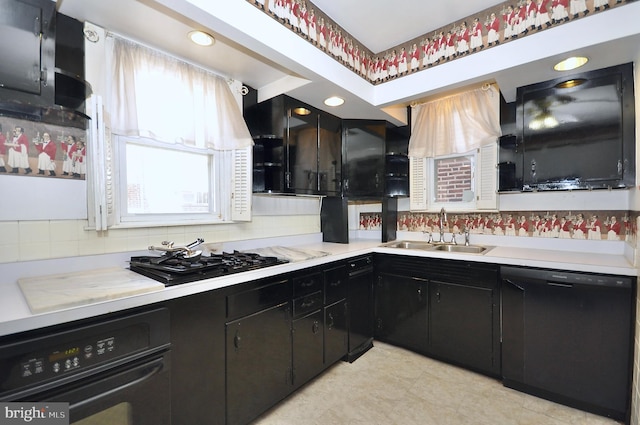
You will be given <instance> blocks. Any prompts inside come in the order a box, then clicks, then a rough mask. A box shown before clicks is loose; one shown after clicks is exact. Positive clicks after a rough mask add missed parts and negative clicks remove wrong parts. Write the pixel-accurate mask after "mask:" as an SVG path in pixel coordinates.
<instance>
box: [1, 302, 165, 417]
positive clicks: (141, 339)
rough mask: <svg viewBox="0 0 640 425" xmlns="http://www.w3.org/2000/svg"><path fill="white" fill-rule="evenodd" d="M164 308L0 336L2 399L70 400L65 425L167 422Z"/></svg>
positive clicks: (10, 400)
mask: <svg viewBox="0 0 640 425" xmlns="http://www.w3.org/2000/svg"><path fill="white" fill-rule="evenodd" d="M169 348H170V338H169V311H168V310H167V309H164V308H158V309H154V310H146V311H141V312H136V313H131V314H127V315H120V316H115V317H112V316H109V317H108V318H103V319H100V320H92V321H90V322H82V323H79V324H78V323H77V324H72V325H66V326H60V327H55V328H47V329H46V330H44V331H36V332H31V333H29V334H27V335H24V336H19V338H15V337H11V336H10V337H5V338H3V339H0V401H3V402H65V403H69V417H70V424H75V425H89V424H101V425H163V424H170V421H171V419H170V418H171V396H170V395H171V394H170V393H171V386H170V385H171V380H170V371H171V368H170V364H171V362H170V349H169Z"/></svg>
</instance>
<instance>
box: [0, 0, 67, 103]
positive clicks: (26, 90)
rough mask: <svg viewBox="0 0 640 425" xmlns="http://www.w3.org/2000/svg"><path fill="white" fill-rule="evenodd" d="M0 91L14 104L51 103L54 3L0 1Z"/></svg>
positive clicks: (53, 59)
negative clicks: (0, 63) (0, 35)
mask: <svg viewBox="0 0 640 425" xmlns="http://www.w3.org/2000/svg"><path fill="white" fill-rule="evenodd" d="M0 6H1V7H2V15H1V16H0V31H1V33H2V37H0V51H2V52H3V60H2V67H1V69H0V94H2V98H3V99H13V101H14V102H16V103H21V104H24V105H36V106H43V107H50V106H53V97H54V96H53V94H54V92H53V89H54V85H53V71H54V64H55V17H56V11H55V10H56V9H55V2H51V1H48V0H23V1H16V0H0Z"/></svg>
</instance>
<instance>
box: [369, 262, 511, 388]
mask: <svg viewBox="0 0 640 425" xmlns="http://www.w3.org/2000/svg"><path fill="white" fill-rule="evenodd" d="M376 268H377V270H376V274H377V283H376V337H377V338H379V339H380V340H381V341H385V342H389V343H392V344H396V345H400V346H403V347H406V348H409V349H412V350H415V351H417V352H420V353H424V354H427V355H430V356H433V357H436V358H439V359H442V360H444V361H448V362H451V363H454V364H458V365H461V366H464V367H467V368H469V369H473V370H476V371H479V372H482V373H486V374H488V375H498V374H499V373H500V320H499V319H500V318H499V312H500V295H499V292H498V286H499V285H498V268H497V266H495V265H492V264H484V263H471V262H465V261H456V260H443V259H433V258H415V257H414V258H410V257H404V256H395V255H378V256H376Z"/></svg>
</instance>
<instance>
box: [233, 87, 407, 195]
mask: <svg viewBox="0 0 640 425" xmlns="http://www.w3.org/2000/svg"><path fill="white" fill-rule="evenodd" d="M251 96H253V100H254V102H251ZM248 97H249V99H246V100H245V102H246V103H245V108H244V117H245V120H246V122H247V126H248V127H249V130H250V131H251V135H252V136H253V140H254V148H253V191H254V192H255V193H295V194H305V195H326V196H338V197H347V198H349V199H381V198H383V197H385V196H388V197H395V196H407V195H408V191H409V188H408V186H409V182H408V168H409V166H408V160H407V155H406V154H407V146H408V141H409V135H408V134H405V133H406V131H408V130H407V129H405V130H402V129H398V128H396V127H394V126H392V125H391V124H389V123H387V122H386V121H382V120H342V119H340V118H338V117H336V116H334V115H331V114H329V113H327V112H324V111H322V110H319V109H316V108H314V107H312V106H310V105H308V104H305V103H303V102H300V101H298V100H296V99H293V98H291V97H289V96H286V95H280V96H277V97H275V98H272V99H269V100H266V101H264V102H260V103H257V102H255V92H251V91H250V95H249V96H248ZM247 103H250V104H248V105H247Z"/></svg>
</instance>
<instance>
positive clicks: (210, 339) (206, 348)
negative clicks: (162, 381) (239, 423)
mask: <svg viewBox="0 0 640 425" xmlns="http://www.w3.org/2000/svg"><path fill="white" fill-rule="evenodd" d="M165 305H166V306H167V307H168V308H169V310H170V312H171V314H170V318H171V355H172V357H171V423H172V424H178V425H181V424H210V425H224V424H225V408H226V406H225V358H226V351H225V332H224V329H225V320H226V317H225V316H226V308H225V307H226V297H225V294H224V291H209V292H204V293H200V294H195V295H190V296H187V297H181V298H176V299H174V300H171V301H168V302H167V303H166V304H165ZM203 406H206V408H204V407H203Z"/></svg>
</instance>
